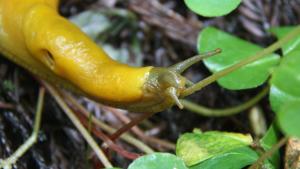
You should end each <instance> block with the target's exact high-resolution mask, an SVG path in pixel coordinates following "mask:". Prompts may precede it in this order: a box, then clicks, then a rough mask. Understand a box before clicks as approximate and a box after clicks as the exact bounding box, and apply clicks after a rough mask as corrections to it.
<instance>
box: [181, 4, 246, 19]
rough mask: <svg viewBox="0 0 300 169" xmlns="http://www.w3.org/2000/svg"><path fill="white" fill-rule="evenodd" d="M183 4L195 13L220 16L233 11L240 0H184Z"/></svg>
mask: <svg viewBox="0 0 300 169" xmlns="http://www.w3.org/2000/svg"><path fill="white" fill-rule="evenodd" d="M184 2H185V4H186V5H187V6H188V7H189V8H190V9H191V10H192V11H194V12H195V13H197V14H199V15H202V16H207V17H214V16H222V15H226V14H228V13H230V12H231V11H233V10H234V9H235V8H237V6H238V5H239V4H240V3H241V0H184Z"/></svg>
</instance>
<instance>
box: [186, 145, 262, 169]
mask: <svg viewBox="0 0 300 169" xmlns="http://www.w3.org/2000/svg"><path fill="white" fill-rule="evenodd" d="M258 157H259V156H258V155H257V153H256V152H255V151H254V150H252V149H251V148H249V147H245V146H244V147H240V148H237V149H233V150H230V151H228V152H225V153H222V154H219V155H216V156H215V157H213V158H210V159H208V160H205V161H203V162H202V163H199V164H196V165H194V166H191V167H190V169H217V168H222V169H241V168H243V167H246V166H248V165H250V164H253V163H254V162H255V161H256V160H257V159H258Z"/></svg>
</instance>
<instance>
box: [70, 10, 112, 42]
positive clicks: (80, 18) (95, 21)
mask: <svg viewBox="0 0 300 169" xmlns="http://www.w3.org/2000/svg"><path fill="white" fill-rule="evenodd" d="M70 21H71V22H73V23H74V24H76V25H77V26H78V27H80V28H81V30H82V31H83V32H85V33H86V34H87V35H88V36H89V37H90V38H92V39H94V40H95V39H96V38H97V37H98V36H99V34H100V33H102V32H104V31H106V30H107V29H108V28H109V27H110V25H111V23H110V21H109V19H108V18H107V17H106V16H105V15H103V14H102V13H101V12H99V11H95V10H88V11H85V12H82V13H80V14H78V15H75V16H72V17H71V18H70Z"/></svg>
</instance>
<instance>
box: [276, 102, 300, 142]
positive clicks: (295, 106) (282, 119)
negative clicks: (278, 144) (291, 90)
mask: <svg viewBox="0 0 300 169" xmlns="http://www.w3.org/2000/svg"><path fill="white" fill-rule="evenodd" d="M277 118H278V123H279V125H280V127H281V129H282V131H283V132H284V133H285V134H286V135H288V136H293V137H298V138H300V130H299V129H300V101H293V102H288V103H286V104H285V105H283V106H282V107H281V108H280V111H279V112H277Z"/></svg>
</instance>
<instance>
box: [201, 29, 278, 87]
mask: <svg viewBox="0 0 300 169" xmlns="http://www.w3.org/2000/svg"><path fill="white" fill-rule="evenodd" d="M216 48H221V49H222V53H221V54H218V55H216V56H213V57H211V58H208V59H205V60H204V64H205V65H206V67H208V69H209V70H210V71H211V72H213V73H215V72H218V71H221V70H223V69H225V68H227V67H230V66H232V65H234V64H236V63H238V62H240V61H241V60H243V59H246V58H248V57H250V56H252V55H254V54H255V53H257V52H258V51H260V50H262V48H261V47H259V46H257V45H254V44H252V43H250V42H247V41H244V40H242V39H239V38H237V37H235V36H232V35H229V34H228V33H225V32H223V31H220V30H218V29H216V28H213V27H208V28H205V29H204V30H203V31H202V32H201V34H200V36H199V39H198V51H199V52H200V53H201V52H205V51H210V50H213V49H216ZM278 62H279V56H278V55H276V54H272V55H268V56H265V57H264V58H262V59H260V60H257V61H255V62H253V63H250V64H248V65H245V66H244V67H242V68H240V69H238V70H236V71H234V72H232V73H230V74H229V75H227V76H225V77H223V78H221V79H219V80H218V83H219V84H220V85H221V86H222V87H224V88H227V89H232V90H239V89H248V88H255V87H257V86H259V85H261V84H262V83H264V82H265V81H266V80H267V78H268V77H269V75H270V72H271V70H272V68H273V67H274V66H275V65H277V64H278Z"/></svg>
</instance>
